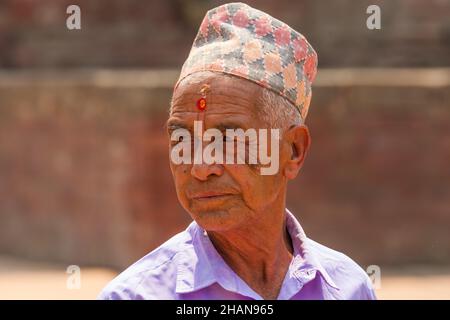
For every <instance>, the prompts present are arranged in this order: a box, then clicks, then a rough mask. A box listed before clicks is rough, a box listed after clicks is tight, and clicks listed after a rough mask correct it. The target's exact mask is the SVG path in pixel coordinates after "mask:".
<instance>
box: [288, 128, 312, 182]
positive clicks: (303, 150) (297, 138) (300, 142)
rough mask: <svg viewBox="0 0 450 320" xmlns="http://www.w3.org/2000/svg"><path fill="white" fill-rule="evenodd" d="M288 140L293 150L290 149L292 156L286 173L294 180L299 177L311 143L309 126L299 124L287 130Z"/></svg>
mask: <svg viewBox="0 0 450 320" xmlns="http://www.w3.org/2000/svg"><path fill="white" fill-rule="evenodd" d="M286 140H287V142H288V144H289V148H290V149H291V150H289V151H290V158H289V159H288V160H287V162H286V165H285V167H284V175H285V176H286V178H287V179H289V180H292V179H295V177H297V175H298V172H299V171H300V169H301V167H302V165H303V162H304V161H305V158H306V154H307V152H308V150H309V146H310V145H311V136H310V134H309V130H308V127H307V126H305V125H298V126H295V127H292V128H290V129H289V130H288V131H287V132H286Z"/></svg>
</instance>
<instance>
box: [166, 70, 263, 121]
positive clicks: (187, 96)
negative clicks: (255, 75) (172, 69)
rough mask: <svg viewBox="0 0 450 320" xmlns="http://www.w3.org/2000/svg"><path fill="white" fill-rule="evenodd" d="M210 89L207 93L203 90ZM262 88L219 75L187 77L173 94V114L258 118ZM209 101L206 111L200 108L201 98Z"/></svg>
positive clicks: (207, 72) (243, 80) (215, 73)
mask: <svg viewBox="0 0 450 320" xmlns="http://www.w3.org/2000/svg"><path fill="white" fill-rule="evenodd" d="M205 86H206V87H207V91H203V93H202V88H205ZM260 95H261V87H260V86H258V85H257V84H255V83H252V82H251V81H248V80H246V79H242V78H239V77H236V76H231V75H227V74H223V73H217V72H210V71H204V72H198V73H194V74H192V75H190V76H188V77H186V78H184V79H183V80H182V81H181V82H180V83H179V84H178V86H177V88H176V89H175V90H174V92H173V96H172V102H171V110H170V111H171V112H170V114H171V115H174V114H176V113H179V112H191V113H198V114H202V113H204V114H205V115H209V114H234V113H236V114H247V115H249V116H251V117H257V115H258V112H257V110H258V103H259V97H260ZM202 97H204V98H205V100H206V108H205V110H199V109H198V108H197V101H198V99H200V98H202Z"/></svg>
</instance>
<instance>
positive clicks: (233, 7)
mask: <svg viewBox="0 0 450 320" xmlns="http://www.w3.org/2000/svg"><path fill="white" fill-rule="evenodd" d="M316 66H317V55H316V53H315V51H314V50H313V48H312V47H311V45H310V44H309V43H308V42H307V40H306V39H305V38H304V37H303V36H302V35H301V34H299V33H298V32H296V31H295V30H293V29H292V28H290V27H289V26H288V25H286V24H285V23H283V22H281V21H279V20H277V19H275V18H273V17H271V16H269V15H268V14H266V13H264V12H261V11H259V10H256V9H253V8H251V7H249V6H247V5H245V4H242V3H231V4H226V5H222V6H219V7H217V8H215V9H212V10H210V11H208V12H207V14H206V16H205V18H204V20H203V22H202V24H201V26H200V30H199V32H198V34H197V36H196V39H195V40H194V44H193V47H192V49H191V52H190V54H189V57H188V58H187V60H186V62H185V64H184V65H183V68H182V71H181V75H180V78H179V80H178V82H177V83H176V85H175V88H174V93H173V98H172V105H171V110H170V116H169V120H168V123H167V128H168V132H169V137H170V140H171V144H170V150H171V152H170V155H171V157H170V158H171V170H172V174H173V179H174V182H175V186H176V191H177V196H178V199H179V201H180V203H181V204H182V206H183V207H184V209H185V210H186V211H187V212H189V214H190V215H191V217H192V218H193V220H194V221H193V222H192V223H191V224H190V226H189V227H188V228H187V229H186V230H185V231H183V232H181V233H180V234H178V235H176V236H174V237H173V238H171V239H170V240H169V241H167V242H166V243H164V244H163V245H161V246H160V247H159V248H157V249H155V250H154V251H152V252H151V253H149V254H148V255H146V256H145V257H144V258H142V259H141V260H139V261H138V262H136V263H135V264H133V265H132V266H131V267H129V268H128V269H127V270H125V271H124V272H122V273H121V274H120V275H119V276H118V277H117V278H116V279H114V280H113V281H112V282H111V283H110V284H109V285H108V286H107V287H106V288H105V289H104V290H103V291H102V293H101V294H100V296H99V298H100V299H375V295H374V292H373V289H372V287H371V283H370V280H369V278H368V276H367V275H366V273H365V272H364V271H363V270H362V269H361V268H360V267H359V266H358V265H357V264H356V263H355V262H353V261H352V260H351V259H350V258H348V257H347V256H345V255H344V254H342V253H339V252H337V251H334V250H332V249H329V248H327V247H325V246H323V245H321V244H319V243H317V242H314V241H313V240H311V239H309V238H307V237H306V235H305V233H304V231H303V229H302V227H301V226H300V224H299V222H298V221H297V219H296V218H295V217H294V215H293V214H292V213H290V212H289V211H288V210H287V209H286V208H285V202H286V191H287V184H288V181H289V180H292V179H294V178H295V177H296V176H297V175H298V173H299V171H300V169H301V167H302V165H303V163H304V161H305V157H306V154H307V151H308V148H309V146H310V135H309V131H308V128H307V127H306V126H305V124H304V121H305V117H306V115H307V112H308V107H309V103H310V99H311V84H312V82H313V80H314V77H315V73H316ZM239 129H240V130H241V131H240V133H241V135H239V134H236V131H233V130H239ZM266 129H271V130H272V129H276V130H278V131H276V133H277V134H275V135H273V134H272V135H270V138H269V139H270V140H271V143H267V142H266V140H267V136H268V134H267V131H263V130H266ZM205 130H206V131H205ZM250 130H254V131H255V132H259V133H260V134H259V136H258V135H253V136H252V135H251V134H248V135H247V133H248V132H250ZM203 132H209V134H208V135H207V137H205V135H203ZM230 132H232V133H233V132H234V133H235V135H234V136H233V135H228V133H230ZM242 132H245V135H244V136H242ZM261 132H262V134H261ZM224 133H225V134H224ZM230 136H231V137H232V138H230ZM242 137H243V138H244V140H245V141H242V139H241V138H242ZM252 137H253V138H252ZM258 137H259V139H258ZM255 138H256V139H255ZM230 139H231V140H232V141H231V143H232V144H231V145H232V146H233V147H232V148H229V146H230V144H229V142H230ZM239 139H241V141H240V142H238V141H237V140H239ZM224 140H225V143H222V142H224ZM235 140H236V142H237V143H236V144H233V143H234V142H235ZM251 140H252V141H251ZM207 141H210V142H211V143H213V142H214V143H215V145H214V148H213V149H214V152H210V153H209V152H206V151H207V150H206V148H207V146H205V142H207ZM224 144H226V146H227V148H226V150H221V148H222V147H223V146H224ZM262 144H263V145H264V147H263V148H252V146H261V145H262ZM192 146H193V147H194V148H193V149H192V148H191V147H192ZM201 147H204V148H205V149H204V151H201V149H200V151H199V148H201ZM239 147H243V149H244V151H247V153H246V154H244V156H243V157H242V155H241V156H239V150H237V149H239ZM241 149H242V148H241ZM252 150H253V154H252V155H253V160H254V161H253V162H251V161H250V153H251V151H252ZM209 151H211V150H209ZM236 151H237V154H235V152H236ZM199 152H200V157H197V156H198V154H199ZM202 152H203V153H202ZM269 154H270V157H271V160H273V161H275V162H276V165H275V166H272V167H273V168H275V170H268V171H265V173H263V171H262V169H264V168H266V169H267V167H268V166H270V165H272V164H269V162H268V161H267V160H268V159H269V158H268V156H269ZM201 155H203V157H201ZM235 155H237V158H239V160H240V161H239V160H235V157H234V156H235ZM177 156H178V157H177ZM205 156H206V159H205ZM224 157H225V158H226V160H225V159H224ZM275 158H276V159H275ZM255 159H256V161H255ZM264 159H265V160H266V161H263V160H264ZM233 160H234V161H233ZM162 219H164V217H162Z"/></svg>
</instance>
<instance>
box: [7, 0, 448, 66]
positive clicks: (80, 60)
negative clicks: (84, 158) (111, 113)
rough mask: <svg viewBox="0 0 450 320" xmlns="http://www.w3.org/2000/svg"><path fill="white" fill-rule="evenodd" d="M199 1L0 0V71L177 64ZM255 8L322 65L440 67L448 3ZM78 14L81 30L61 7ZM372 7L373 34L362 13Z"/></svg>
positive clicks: (312, 2)
mask: <svg viewBox="0 0 450 320" xmlns="http://www.w3.org/2000/svg"><path fill="white" fill-rule="evenodd" d="M223 2H224V1H207V0H190V1H182V0H171V1H164V0H159V1H157V0H148V1H141V0H126V1H125V0H96V1H89V0H77V1H72V0H70V1H69V0H58V1H56V0H39V1H35V0H2V1H0V67H2V68H67V67H108V68H111V67H112V68H120V67H121V68H123V67H174V66H177V67H180V66H181V64H182V63H183V61H184V59H185V58H186V56H187V54H188V52H189V48H190V46H191V44H192V41H193V39H194V36H195V34H196V32H197V30H198V26H199V24H200V22H201V19H202V18H203V16H204V13H205V12H206V10H208V9H210V8H212V7H214V6H216V5H218V4H221V3H223ZM248 3H249V4H250V5H252V6H254V7H256V8H259V9H261V10H264V11H267V12H268V13H270V14H271V15H273V16H275V17H277V18H280V19H281V20H283V21H285V22H287V23H289V24H290V25H291V26H292V27H294V28H296V29H297V30H299V31H300V32H302V33H303V34H305V35H306V36H307V38H308V39H309V40H310V42H311V43H312V44H313V46H314V47H315V48H316V50H317V52H318V53H319V64H320V66H322V67H354V66H360V67H379V66H392V67H398V66H410V67H412V66H421V67H427V66H449V65H450V58H449V57H450V20H449V19H448V12H450V1H447V0H429V1H423V0H395V1H389V0H384V1H380V0H361V1H353V0H339V1H329V0H305V1H291V0H276V1H273V0H258V1H253V0H252V1H248ZM69 4H78V5H79V6H80V8H81V26H82V29H81V31H69V30H67V28H66V23H65V22H66V18H67V15H66V8H67V6H68V5H69ZM371 4H377V5H379V6H380V8H381V30H374V31H371V30H368V29H367V28H366V19H367V17H368V15H367V14H366V9H367V7H368V6H369V5H371Z"/></svg>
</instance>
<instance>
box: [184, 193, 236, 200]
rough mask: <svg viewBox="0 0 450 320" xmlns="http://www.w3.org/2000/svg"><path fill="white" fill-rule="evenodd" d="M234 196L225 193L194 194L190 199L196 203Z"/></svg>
mask: <svg viewBox="0 0 450 320" xmlns="http://www.w3.org/2000/svg"><path fill="white" fill-rule="evenodd" d="M233 195H234V194H232V193H226V192H214V191H211V192H202V193H196V194H194V195H193V196H192V197H191V198H192V199H194V200H198V201H209V200H222V199H225V198H227V197H231V196H233Z"/></svg>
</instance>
